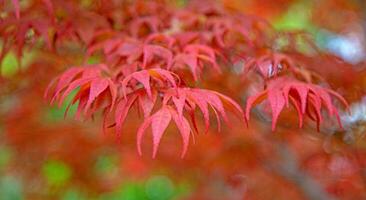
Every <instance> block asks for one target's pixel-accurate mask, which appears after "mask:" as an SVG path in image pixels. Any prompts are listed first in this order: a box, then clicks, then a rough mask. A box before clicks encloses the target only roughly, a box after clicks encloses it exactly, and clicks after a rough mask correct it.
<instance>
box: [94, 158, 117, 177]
mask: <svg viewBox="0 0 366 200" xmlns="http://www.w3.org/2000/svg"><path fill="white" fill-rule="evenodd" d="M117 162H118V158H117V157H116V156H113V155H102V156H99V157H98V159H97V162H96V163H95V170H96V171H97V173H101V174H104V173H109V172H111V171H113V170H115V169H116V168H117Z"/></svg>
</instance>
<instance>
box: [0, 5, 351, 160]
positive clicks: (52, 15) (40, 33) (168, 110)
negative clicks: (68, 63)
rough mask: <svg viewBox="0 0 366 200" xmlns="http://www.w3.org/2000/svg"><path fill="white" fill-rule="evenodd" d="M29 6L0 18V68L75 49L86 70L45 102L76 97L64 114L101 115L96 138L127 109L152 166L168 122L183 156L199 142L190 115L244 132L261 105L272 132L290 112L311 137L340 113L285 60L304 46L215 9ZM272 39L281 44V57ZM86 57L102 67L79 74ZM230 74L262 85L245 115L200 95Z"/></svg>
mask: <svg viewBox="0 0 366 200" xmlns="http://www.w3.org/2000/svg"><path fill="white" fill-rule="evenodd" d="M35 2H37V1H31V2H30V3H29V5H27V8H25V10H24V11H23V10H22V9H20V5H19V1H17V0H13V1H12V5H13V7H14V14H11V12H10V11H9V13H8V14H7V15H6V16H5V17H3V18H1V21H0V35H1V40H2V51H1V54H0V58H2V57H3V56H4V55H5V54H6V53H7V52H9V51H10V50H11V49H14V50H16V52H17V55H18V57H21V56H22V52H23V50H24V47H25V46H31V45H33V46H37V45H42V44H43V43H44V44H46V45H45V46H47V47H48V49H49V51H61V50H62V48H64V47H65V46H68V45H70V44H69V43H70V42H75V43H77V44H78V45H79V46H78V47H74V48H80V49H82V50H83V51H84V64H82V65H78V66H74V67H70V68H69V69H67V70H66V71H65V72H63V73H62V74H61V75H59V76H58V77H56V78H55V80H54V81H53V82H52V83H51V84H50V85H49V87H48V89H47V91H46V93H45V97H46V98H48V99H50V101H51V103H54V102H57V103H58V104H59V105H61V104H62V103H63V102H65V98H66V97H67V96H69V95H70V94H71V93H72V92H73V91H77V92H76V95H75V96H74V97H73V99H72V101H71V103H70V105H69V106H71V105H73V104H77V112H76V117H83V118H85V119H88V118H92V117H93V116H94V115H95V114H96V113H97V112H98V111H102V112H103V116H104V128H110V127H115V128H116V132H117V134H121V132H122V130H123V128H122V126H123V123H124V121H125V120H126V118H127V115H128V113H129V112H130V110H131V108H133V107H135V108H137V110H138V111H139V112H142V113H143V119H144V120H143V122H142V124H141V125H140V127H139V129H138V131H137V147H138V152H139V153H140V154H141V143H142V138H143V136H144V133H145V132H146V130H147V128H149V127H150V126H151V128H152V136H153V157H155V155H156V153H157V149H158V146H159V143H160V140H161V138H162V135H163V133H164V132H165V131H166V129H167V127H168V126H169V124H170V122H172V121H173V122H174V123H175V124H176V127H177V129H178V130H179V133H180V135H181V137H182V141H183V150H182V156H184V154H185V153H186V151H187V147H188V145H189V141H190V138H191V136H192V134H193V133H194V132H199V130H198V126H197V122H196V121H197V120H196V118H197V114H198V112H200V113H201V115H202V118H203V122H204V125H205V132H207V130H208V129H209V126H210V125H211V124H212V122H211V121H210V115H213V116H215V117H216V119H217V120H216V122H217V127H218V129H219V130H220V127H221V125H220V123H221V122H220V121H221V120H223V121H225V122H227V123H228V122H229V121H230V120H229V119H228V116H227V111H230V112H232V113H234V114H236V115H237V116H238V118H239V119H240V120H241V121H242V122H246V121H247V120H248V119H249V116H250V111H251V109H252V107H253V106H255V105H257V104H259V103H261V102H262V101H264V100H267V101H266V102H268V105H269V108H270V110H271V112H272V129H273V130H274V129H275V127H276V123H277V119H278V117H279V115H280V113H281V111H282V110H283V108H284V107H285V106H289V105H293V107H294V108H295V109H296V110H297V113H298V115H299V124H300V126H302V124H303V120H304V119H303V118H304V116H308V117H309V118H310V119H312V120H314V121H316V122H317V124H318V127H319V124H320V123H321V122H322V121H323V117H322V115H323V113H322V111H323V110H324V109H323V108H325V111H326V112H327V113H328V114H329V115H330V116H336V117H337V118H338V119H339V115H338V111H337V108H336V104H334V103H333V99H337V100H339V101H340V102H341V103H343V104H344V105H345V107H347V102H346V101H345V99H344V98H343V97H342V96H340V95H339V94H338V93H336V92H335V91H333V90H331V89H329V88H326V87H322V86H320V84H319V80H315V78H314V77H316V74H314V73H313V72H311V70H309V69H307V66H304V65H302V64H301V63H298V62H297V61H296V60H295V59H293V58H291V55H287V54H286V51H288V50H289V49H291V50H292V51H295V52H298V53H302V52H301V49H300V48H299V47H298V46H299V45H298V44H297V43H298V38H304V37H302V36H301V33H298V34H284V33H278V32H277V31H276V30H274V29H273V28H272V27H271V25H270V24H269V23H268V22H266V21H265V20H263V19H260V18H257V17H255V16H251V15H244V14H240V13H235V12H231V11H228V10H226V9H225V8H224V7H222V6H221V5H220V4H219V3H216V2H213V1H212V2H211V1H202V0H201V1H191V2H189V3H188V5H186V6H184V7H179V6H176V5H174V4H170V3H167V2H164V1H121V2H119V3H116V2H117V1H113V2H110V1H103V0H99V1H95V4H99V6H95V7H93V5H91V6H89V7H88V9H87V8H85V7H84V6H83V5H82V4H81V3H80V2H79V1H61V0H60V1H57V0H56V1H52V2H51V1H48V0H43V1H41V2H42V3H35ZM100 5H102V6H100ZM32 10H33V11H32ZM42 11H43V12H42ZM35 13H37V14H35ZM279 38H280V39H285V40H287V44H286V45H285V46H282V47H281V48H278V47H277V45H276V44H277V43H278V40H279ZM306 41H307V42H306V44H307V45H308V46H310V48H312V47H313V44H312V42H309V41H308V40H306ZM43 46H44V45H43ZM93 57H98V58H100V62H99V63H97V64H87V61H88V60H89V59H90V58H93ZM237 65H240V66H242V69H243V70H241V71H240V72H239V74H237V73H236V72H235V70H233V69H234V67H235V66H237ZM228 72H229V73H232V74H233V75H236V76H239V77H240V76H241V77H242V79H243V80H247V79H248V78H249V79H250V78H251V77H254V76H255V77H259V78H260V80H261V84H262V85H263V88H264V89H263V91H260V92H259V93H258V94H255V95H253V96H251V97H249V98H248V99H247V100H246V107H245V113H244V111H243V109H242V106H240V103H237V102H236V101H234V100H233V99H232V98H230V97H229V96H226V95H224V94H221V93H219V92H217V91H213V90H209V89H204V88H202V85H201V83H202V82H203V81H205V80H206V79H208V78H209V77H213V76H220V74H223V73H228ZM250 80H251V79H250ZM111 118H112V120H111V121H112V123H111V124H108V123H109V122H110V120H109V119H111ZM339 124H340V125H341V123H340V121H339Z"/></svg>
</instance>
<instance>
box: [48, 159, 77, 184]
mask: <svg viewBox="0 0 366 200" xmlns="http://www.w3.org/2000/svg"><path fill="white" fill-rule="evenodd" d="M42 174H43V176H44V177H45V178H46V180H47V183H48V184H50V185H54V186H62V185H64V184H65V183H66V182H67V181H68V180H69V179H70V177H71V175H72V171H71V169H70V167H69V166H67V165H66V164H65V163H64V162H62V161H58V160H48V161H46V162H45V163H44V165H43V167H42Z"/></svg>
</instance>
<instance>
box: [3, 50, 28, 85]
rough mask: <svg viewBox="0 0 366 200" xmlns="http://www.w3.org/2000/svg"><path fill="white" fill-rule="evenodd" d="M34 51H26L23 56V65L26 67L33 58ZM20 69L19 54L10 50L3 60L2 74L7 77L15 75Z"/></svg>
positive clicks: (23, 67)
mask: <svg viewBox="0 0 366 200" xmlns="http://www.w3.org/2000/svg"><path fill="white" fill-rule="evenodd" d="M33 57H34V53H32V52H28V51H24V52H23V56H22V57H21V67H22V69H25V68H26V67H27V66H28V65H29V64H30V63H31V62H32V60H33ZM19 70H20V65H19V62H18V59H17V56H16V55H15V53H13V52H8V53H7V54H6V55H5V56H4V58H3V60H2V62H1V75H2V76H4V77H7V78H10V77H12V76H14V75H15V74H16V73H17V72H18V71H19Z"/></svg>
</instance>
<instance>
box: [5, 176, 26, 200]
mask: <svg viewBox="0 0 366 200" xmlns="http://www.w3.org/2000/svg"><path fill="white" fill-rule="evenodd" d="M0 199H1V200H22V199H24V197H23V191H22V185H21V183H20V181H19V180H17V179H16V178H15V177H11V176H6V177H3V178H1V180H0Z"/></svg>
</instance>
